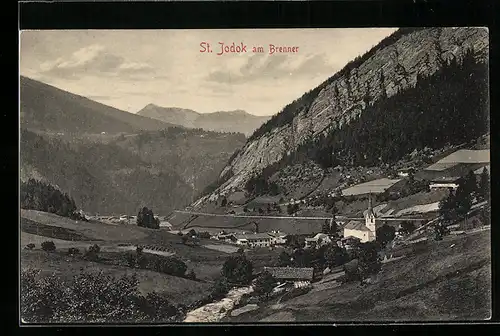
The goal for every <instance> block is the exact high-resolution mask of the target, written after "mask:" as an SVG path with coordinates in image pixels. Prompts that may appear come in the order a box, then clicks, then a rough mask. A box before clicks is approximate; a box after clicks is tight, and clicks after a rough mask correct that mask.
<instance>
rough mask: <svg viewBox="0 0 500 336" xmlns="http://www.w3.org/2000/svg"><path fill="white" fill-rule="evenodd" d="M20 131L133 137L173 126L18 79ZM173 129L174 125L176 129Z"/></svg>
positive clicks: (24, 78) (61, 90) (43, 84)
mask: <svg viewBox="0 0 500 336" xmlns="http://www.w3.org/2000/svg"><path fill="white" fill-rule="evenodd" d="M19 84H20V121H21V127H24V128H34V129H40V130H45V131H66V132H72V133H101V132H106V133H120V132H124V133H132V132H137V131H141V130H146V131H149V130H160V129H164V128H168V127H172V126H174V125H173V124H168V123H165V122H160V123H159V122H158V120H155V119H151V118H148V117H144V116H140V115H136V114H134V113H129V112H126V111H122V110H120V109H117V108H115V107H112V106H108V105H105V104H102V103H99V102H96V101H94V100H92V99H90V98H87V97H85V96H82V95H78V94H75V93H71V92H69V91H66V90H63V89H61V88H58V87H56V86H53V85H50V84H47V83H44V82H41V81H38V80H35V79H32V78H29V77H26V76H20V80H19ZM175 126H176V125H175Z"/></svg>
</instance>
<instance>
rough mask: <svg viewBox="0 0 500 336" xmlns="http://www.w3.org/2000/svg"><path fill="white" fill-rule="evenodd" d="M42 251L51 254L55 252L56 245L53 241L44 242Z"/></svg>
mask: <svg viewBox="0 0 500 336" xmlns="http://www.w3.org/2000/svg"><path fill="white" fill-rule="evenodd" d="M42 250H44V251H46V252H52V251H55V250H56V244H54V242H53V241H44V242H43V243H42Z"/></svg>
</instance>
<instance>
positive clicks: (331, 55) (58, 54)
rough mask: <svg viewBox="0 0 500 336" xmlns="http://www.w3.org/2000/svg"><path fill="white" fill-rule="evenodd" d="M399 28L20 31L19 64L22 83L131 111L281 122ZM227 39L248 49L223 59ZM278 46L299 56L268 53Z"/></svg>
mask: <svg viewBox="0 0 500 336" xmlns="http://www.w3.org/2000/svg"><path fill="white" fill-rule="evenodd" d="M395 30H396V28H352V29H345V28H342V29H340V28H335V29H333V28H331V29H330V28H329V29H262V30H260V29H245V30H240V29H238V30H59V31H50V30H45V31H22V32H21V37H20V61H19V63H20V64H19V66H20V74H21V75H23V76H26V77H30V78H33V79H36V80H39V81H42V82H44V83H47V84H50V85H53V86H56V87H58V88H60V89H63V90H66V91H69V92H72V93H76V94H79V95H82V96H85V97H88V98H90V99H93V100H96V101H98V102H100V103H103V104H106V105H110V106H113V107H116V108H119V109H121V110H124V111H128V112H132V113H136V112H137V111H139V110H140V109H142V108H143V107H144V106H146V105H147V104H150V103H152V104H156V105H159V106H164V107H179V108H187V109H192V110H195V111H197V112H200V113H209V112H215V111H231V110H245V111H247V112H248V113H251V114H254V115H273V114H276V113H278V112H279V111H280V110H281V109H282V108H283V107H284V106H285V105H287V104H288V103H290V102H292V101H293V100H295V99H297V98H299V97H300V96H301V95H302V94H303V93H305V92H307V91H309V90H311V89H313V88H314V87H316V86H317V85H319V84H320V83H321V82H323V81H324V80H326V79H327V78H329V77H331V76H332V75H333V74H335V72H337V71H338V70H340V69H341V68H342V67H343V66H344V65H345V64H346V63H347V62H349V61H351V60H353V59H354V58H355V57H356V56H358V55H362V54H364V53H365V52H366V51H368V50H369V49H370V48H372V47H373V46H375V45H376V44H377V43H378V42H379V41H380V40H382V39H383V38H385V37H386V36H388V35H390V34H391V33H392V32H394V31H395ZM202 42H206V43H209V44H210V49H211V50H212V52H207V48H202V47H201V46H200V44H201V43H202ZM219 42H222V43H224V45H226V46H230V45H231V44H232V43H233V42H234V43H235V45H239V46H241V45H242V43H243V45H246V52H240V53H223V54H222V55H218V54H219V53H220V44H219ZM270 44H273V45H275V46H284V47H298V49H296V52H289V53H279V52H277V53H274V54H270V53H269V45H270ZM254 46H255V47H259V46H261V47H263V51H264V52H253V49H252V48H253V47H254ZM202 49H205V52H201V50H202Z"/></svg>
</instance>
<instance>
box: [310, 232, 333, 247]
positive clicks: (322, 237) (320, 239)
mask: <svg viewBox="0 0 500 336" xmlns="http://www.w3.org/2000/svg"><path fill="white" fill-rule="evenodd" d="M331 242H332V240H331V239H330V237H328V235H326V234H324V233H318V234H317V235H315V236H314V237H312V238H306V239H305V243H306V244H305V247H306V248H311V247H321V246H323V245H326V244H330V243H331Z"/></svg>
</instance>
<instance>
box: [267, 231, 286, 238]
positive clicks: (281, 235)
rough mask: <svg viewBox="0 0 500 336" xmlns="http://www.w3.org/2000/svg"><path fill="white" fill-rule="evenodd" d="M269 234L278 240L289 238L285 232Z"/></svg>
mask: <svg viewBox="0 0 500 336" xmlns="http://www.w3.org/2000/svg"><path fill="white" fill-rule="evenodd" d="M267 234H268V235H270V236H271V237H276V238H284V237H286V236H288V235H287V234H286V233H284V232H267Z"/></svg>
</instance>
